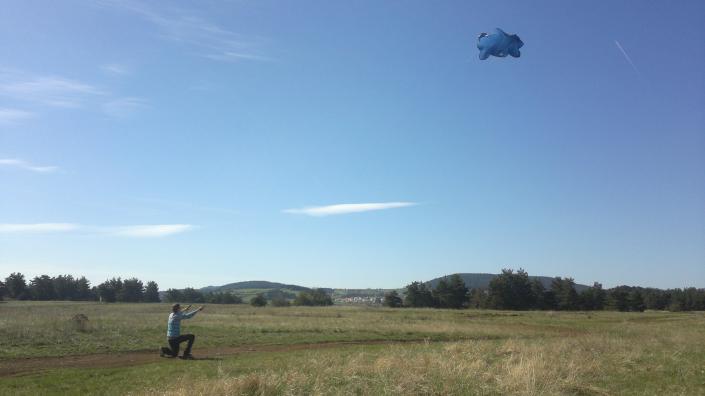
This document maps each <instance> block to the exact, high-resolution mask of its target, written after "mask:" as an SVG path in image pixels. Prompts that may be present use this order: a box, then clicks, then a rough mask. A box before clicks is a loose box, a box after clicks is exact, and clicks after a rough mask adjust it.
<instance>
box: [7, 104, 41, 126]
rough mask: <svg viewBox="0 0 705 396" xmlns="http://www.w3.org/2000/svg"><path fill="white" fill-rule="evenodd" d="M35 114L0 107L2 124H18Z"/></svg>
mask: <svg viewBox="0 0 705 396" xmlns="http://www.w3.org/2000/svg"><path fill="white" fill-rule="evenodd" d="M34 116H35V114H34V113H31V112H29V111H24V110H18V109H10V108H7V107H0V124H16V123H18V122H20V121H24V120H28V119H30V118H34Z"/></svg>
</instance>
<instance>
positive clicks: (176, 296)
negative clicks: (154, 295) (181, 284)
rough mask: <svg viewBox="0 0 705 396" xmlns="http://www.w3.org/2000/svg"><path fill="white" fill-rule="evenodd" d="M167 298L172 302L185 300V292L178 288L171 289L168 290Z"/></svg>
mask: <svg viewBox="0 0 705 396" xmlns="http://www.w3.org/2000/svg"><path fill="white" fill-rule="evenodd" d="M165 299H166V301H167V302H170V303H177V302H181V301H183V300H184V296H183V293H181V290H178V289H169V290H167V291H166V295H165Z"/></svg>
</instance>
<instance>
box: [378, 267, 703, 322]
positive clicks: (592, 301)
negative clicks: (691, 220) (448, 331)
mask: <svg viewBox="0 0 705 396" xmlns="http://www.w3.org/2000/svg"><path fill="white" fill-rule="evenodd" d="M404 291H405V292H404V293H403V294H404V295H403V297H402V296H400V295H399V293H398V292H396V291H392V292H389V293H387V294H385V296H384V305H386V306H389V307H395V308H398V307H431V308H456V309H460V308H477V309H506V310H559V311H577V310H582V311H592V310H615V311H635V312H642V311H644V310H646V309H651V310H670V311H700V310H705V289H696V288H694V287H693V288H686V289H667V290H662V289H656V288H644V287H632V286H617V287H614V288H611V289H603V288H602V285H601V284H600V283H598V282H595V283H594V284H593V285H592V286H591V287H588V288H587V289H585V290H583V291H581V292H580V293H578V292H577V291H576V288H575V281H574V280H573V279H572V278H561V277H556V278H554V279H553V280H552V282H551V285H550V287H548V288H546V287H545V286H544V285H543V283H541V281H540V280H539V279H536V278H534V279H533V280H532V279H530V278H529V274H528V273H527V272H526V271H524V270H523V269H519V270H518V271H516V272H515V271H514V270H512V269H503V270H502V273H501V274H499V275H498V276H496V277H495V278H494V279H492V281H490V284H489V286H488V287H487V288H486V289H481V288H476V289H472V290H470V289H468V288H467V287H466V286H465V282H463V279H462V278H461V277H460V276H459V275H457V274H455V275H452V276H450V277H446V278H443V279H441V280H440V281H439V282H438V284H437V285H436V287H434V288H431V287H429V286H428V285H426V284H425V283H423V282H412V283H411V284H409V285H407V286H406V287H405V290H404Z"/></svg>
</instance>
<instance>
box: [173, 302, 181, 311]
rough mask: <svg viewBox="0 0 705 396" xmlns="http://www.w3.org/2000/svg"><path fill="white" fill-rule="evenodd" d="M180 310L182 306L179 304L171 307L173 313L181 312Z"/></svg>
mask: <svg viewBox="0 0 705 396" xmlns="http://www.w3.org/2000/svg"><path fill="white" fill-rule="evenodd" d="M180 309H181V305H180V304H179V303H176V304H174V305H172V306H171V312H179V310H180Z"/></svg>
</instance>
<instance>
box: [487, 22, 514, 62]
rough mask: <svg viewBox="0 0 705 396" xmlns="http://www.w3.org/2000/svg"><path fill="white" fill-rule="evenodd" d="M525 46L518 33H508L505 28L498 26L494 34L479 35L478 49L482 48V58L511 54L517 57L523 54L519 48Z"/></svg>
mask: <svg viewBox="0 0 705 396" xmlns="http://www.w3.org/2000/svg"><path fill="white" fill-rule="evenodd" d="M523 46H524V42H523V41H521V39H520V38H519V36H517V35H516V34H507V33H505V31H504V30H502V29H500V28H496V29H495V32H494V33H492V34H487V33H480V36H478V37H477V49H479V50H480V60H485V59H487V58H488V57H489V56H490V55H492V56H497V57H500V58H504V57H505V56H507V55H511V56H513V57H515V58H518V57H520V56H521V52H519V48H521V47H523Z"/></svg>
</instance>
